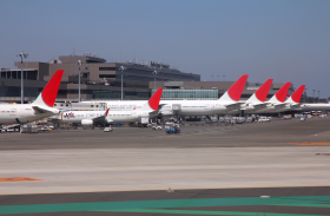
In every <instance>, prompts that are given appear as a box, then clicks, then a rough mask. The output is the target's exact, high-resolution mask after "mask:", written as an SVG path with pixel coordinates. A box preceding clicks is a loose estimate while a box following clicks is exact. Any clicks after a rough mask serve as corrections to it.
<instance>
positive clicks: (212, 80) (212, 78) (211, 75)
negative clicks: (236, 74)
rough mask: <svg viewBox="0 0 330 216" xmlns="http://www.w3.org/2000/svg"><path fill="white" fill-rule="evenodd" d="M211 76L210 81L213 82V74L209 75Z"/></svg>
mask: <svg viewBox="0 0 330 216" xmlns="http://www.w3.org/2000/svg"><path fill="white" fill-rule="evenodd" d="M211 77H212V82H213V74H212V75H211Z"/></svg>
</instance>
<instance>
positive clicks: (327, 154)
mask: <svg viewBox="0 0 330 216" xmlns="http://www.w3.org/2000/svg"><path fill="white" fill-rule="evenodd" d="M314 155H315V156H330V153H315V154H314Z"/></svg>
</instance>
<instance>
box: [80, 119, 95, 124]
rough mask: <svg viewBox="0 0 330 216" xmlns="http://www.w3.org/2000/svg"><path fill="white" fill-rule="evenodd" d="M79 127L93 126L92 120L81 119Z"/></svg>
mask: <svg viewBox="0 0 330 216" xmlns="http://www.w3.org/2000/svg"><path fill="white" fill-rule="evenodd" d="M81 125H93V120H92V119H83V120H81Z"/></svg>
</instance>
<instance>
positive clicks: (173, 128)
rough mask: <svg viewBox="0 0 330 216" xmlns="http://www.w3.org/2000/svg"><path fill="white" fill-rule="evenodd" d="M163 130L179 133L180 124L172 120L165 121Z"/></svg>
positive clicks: (169, 132) (168, 132)
mask: <svg viewBox="0 0 330 216" xmlns="http://www.w3.org/2000/svg"><path fill="white" fill-rule="evenodd" d="M165 132H166V133H167V134H171V133H180V132H181V129H180V125H179V124H175V123H172V122H167V123H166V124H165Z"/></svg>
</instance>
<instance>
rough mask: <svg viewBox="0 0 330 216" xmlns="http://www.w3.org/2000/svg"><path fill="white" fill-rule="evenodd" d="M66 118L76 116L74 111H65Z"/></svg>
mask: <svg viewBox="0 0 330 216" xmlns="http://www.w3.org/2000/svg"><path fill="white" fill-rule="evenodd" d="M64 118H67V119H70V118H75V116H74V113H73V112H70V113H65V115H64Z"/></svg>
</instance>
